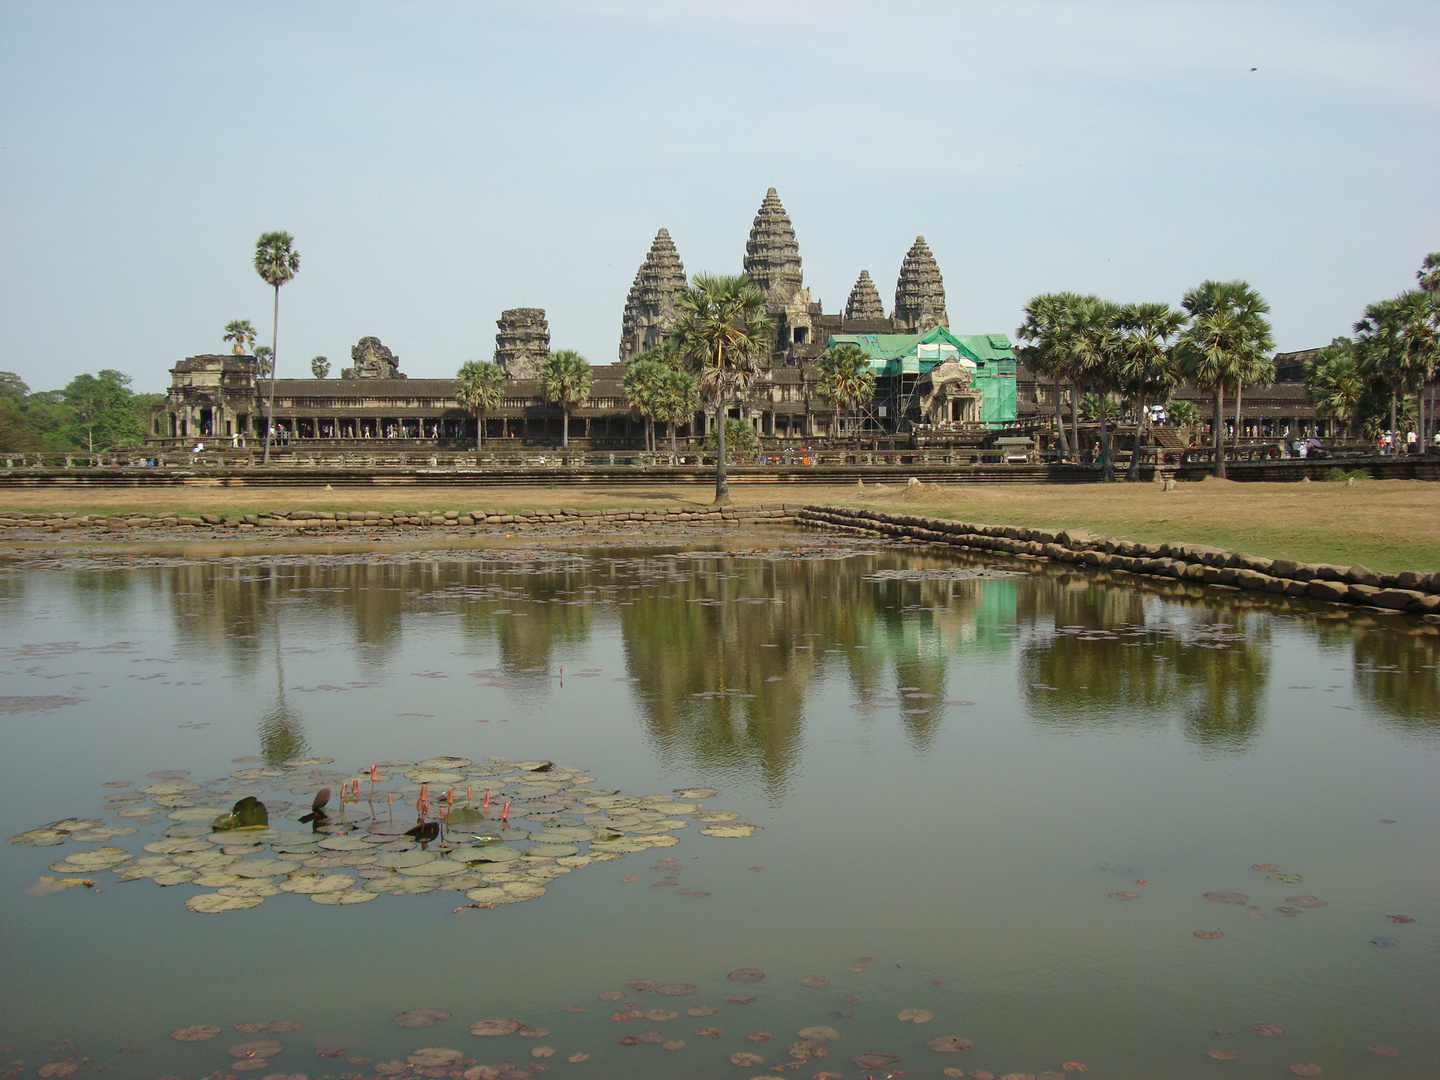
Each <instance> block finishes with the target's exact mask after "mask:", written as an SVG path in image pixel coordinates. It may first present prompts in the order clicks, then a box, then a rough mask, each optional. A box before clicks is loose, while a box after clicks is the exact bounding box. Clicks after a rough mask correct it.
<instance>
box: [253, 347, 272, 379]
mask: <svg viewBox="0 0 1440 1080" xmlns="http://www.w3.org/2000/svg"><path fill="white" fill-rule="evenodd" d="M273 370H275V353H274V352H273V351H272V350H271V348H270V346H269V345H256V346H255V373H256V374H257V375H259V376H260V377H261V378H262V379H268V378H269V377H270V372H272V371H273Z"/></svg>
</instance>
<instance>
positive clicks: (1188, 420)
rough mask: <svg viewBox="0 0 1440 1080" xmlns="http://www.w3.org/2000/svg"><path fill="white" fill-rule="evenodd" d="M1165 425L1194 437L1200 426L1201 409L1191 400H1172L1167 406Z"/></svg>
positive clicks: (1189, 437)
mask: <svg viewBox="0 0 1440 1080" xmlns="http://www.w3.org/2000/svg"><path fill="white" fill-rule="evenodd" d="M1165 425H1166V426H1167V427H1173V428H1174V429H1175V430H1177V431H1183V432H1185V433H1186V435H1187V436H1188V438H1187V440H1186V441H1189V439H1191V438H1194V436H1195V432H1196V431H1197V430H1199V427H1200V410H1199V409H1197V408H1196V407H1195V404H1194V402H1190V401H1171V402H1169V403H1168V404H1167V405H1166V407H1165Z"/></svg>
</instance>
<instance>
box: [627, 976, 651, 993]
mask: <svg viewBox="0 0 1440 1080" xmlns="http://www.w3.org/2000/svg"><path fill="white" fill-rule="evenodd" d="M625 985H626V986H628V987H629V988H630V989H631V990H639V991H640V992H641V993H642V994H645V993H648V992H649V991H651V990H654V989H655V980H654V979H631V980H630V981H629V982H627V983H626V984H625ZM622 996H623V995H622Z"/></svg>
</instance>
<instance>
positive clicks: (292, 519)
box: [0, 504, 799, 532]
mask: <svg viewBox="0 0 1440 1080" xmlns="http://www.w3.org/2000/svg"><path fill="white" fill-rule="evenodd" d="M798 509H799V507H798V506H789V507H787V506H784V505H780V504H776V505H772V506H744V507H725V508H723V509H713V508H711V507H697V508H694V509H690V508H684V509H681V508H676V507H666V508H663V509H653V510H652V509H641V510H533V511H529V512H526V513H520V514H504V513H500V512H498V511H491V510H428V511H419V510H405V511H400V510H397V511H393V512H390V513H386V512H384V511H376V510H365V511H354V512H350V513H346V512H344V511H339V512H334V513H331V512H328V511H313V510H268V511H262V512H259V513H254V514H231V515H225V516H222V515H219V514H201V515H199V516H187V515H184V514H170V513H159V514H154V515H145V514H139V515H137V514H131V515H126V516H123V517H102V516H99V515H95V514H16V513H0V529H32V530H35V529H38V530H39V531H41V532H65V531H69V530H77V529H93V530H102V531H108V532H120V531H129V530H134V529H190V530H196V529H211V530H213V529H235V530H237V531H241V532H248V531H255V530H263V531H268V530H277V529H278V530H288V531H291V532H325V531H338V530H350V529H382V528H396V527H400V528H413V527H416V526H439V527H441V528H446V527H450V528H464V527H467V526H468V527H472V528H473V527H476V526H492V527H493V526H497V525H502V526H511V527H514V526H520V527H524V526H536V525H547V526H553V525H571V526H579V527H582V528H589V527H593V528H595V529H617V528H619V529H624V528H631V527H635V526H669V525H722V524H726V523H735V524H740V523H749V524H754V523H760V522H772V523H774V522H781V521H788V520H790V519H791V518H792V517H793V516H794V512H795V511H796V510H798Z"/></svg>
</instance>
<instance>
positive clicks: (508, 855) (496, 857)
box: [478, 845, 521, 863]
mask: <svg viewBox="0 0 1440 1080" xmlns="http://www.w3.org/2000/svg"><path fill="white" fill-rule="evenodd" d="M520 855H521V851H520V849H519V848H513V847H506V846H504V845H497V846H495V847H487V848H484V849H483V851H482V852H481V856H480V859H479V860H478V861H480V862H487V863H505V862H514V861H515V860H516V859H518V858H520Z"/></svg>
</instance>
